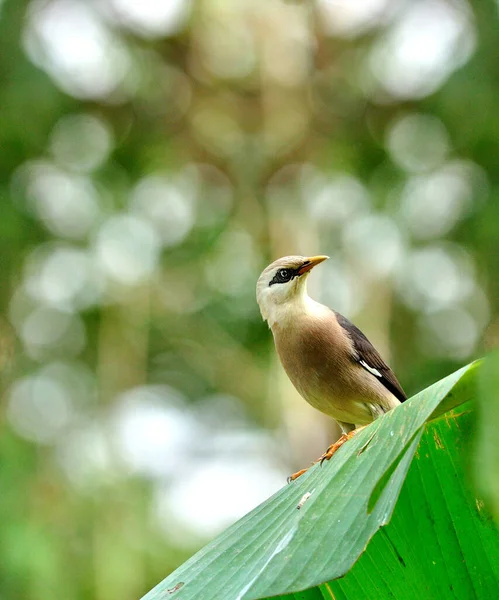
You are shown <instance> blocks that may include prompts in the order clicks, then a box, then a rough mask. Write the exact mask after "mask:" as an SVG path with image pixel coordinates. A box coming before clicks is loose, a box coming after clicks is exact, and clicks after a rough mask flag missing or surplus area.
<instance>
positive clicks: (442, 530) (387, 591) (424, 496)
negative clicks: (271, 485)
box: [145, 364, 499, 600]
mask: <svg viewBox="0 0 499 600" xmlns="http://www.w3.org/2000/svg"><path fill="white" fill-rule="evenodd" d="M475 371H476V364H474V365H470V366H468V367H465V368H463V369H461V370H459V371H457V372H456V373H454V374H452V375H450V376H449V377H447V378H445V379H443V380H442V381H440V382H438V383H437V384H435V385H433V386H431V387H430V388H428V389H426V390H424V391H423V392H421V393H420V394H418V395H417V396H415V397H414V398H411V399H410V400H408V401H407V402H405V403H404V404H403V405H401V406H400V407H398V408H397V409H395V410H393V411H390V412H389V413H387V414H386V415H385V416H383V417H382V418H380V419H378V420H377V421H375V422H374V423H373V424H371V425H370V426H369V427H366V428H365V429H363V430H362V431H361V432H359V433H358V434H357V435H356V436H355V437H354V438H353V439H352V440H350V441H349V442H348V443H347V444H345V445H344V446H343V447H342V448H341V449H340V450H339V451H338V453H337V454H336V455H335V457H334V459H333V460H331V461H329V462H328V463H325V464H324V465H323V466H322V467H321V466H319V465H317V466H315V467H314V468H312V469H310V470H309V471H308V472H307V473H306V474H305V475H303V476H302V477H300V478H299V479H298V480H297V481H296V482H294V483H293V484H291V485H289V486H286V487H284V488H283V489H281V490H280V491H279V492H277V493H276V494H275V495H274V496H273V497H272V498H270V499H269V500H268V501H267V502H265V503H264V504H262V505H261V506H259V507H257V508H256V509H255V510H253V511H252V512H251V513H250V514H248V515H247V516H246V517H244V518H243V519H241V520H240V521H239V522H237V523H236V524H235V525H233V526H232V527H230V528H229V529H228V530H227V531H225V532H224V533H223V534H222V535H220V536H219V537H218V538H217V539H215V540H214V541H213V542H212V543H211V544H209V545H208V546H206V547H205V548H204V549H203V550H201V551H200V552H199V553H198V554H196V555H195V556H194V557H193V558H191V559H190V560H189V561H187V562H186V563H185V564H184V565H183V566H181V567H180V568H179V569H177V570H176V571H175V572H174V573H172V574H171V575H170V576H169V577H167V578H166V579H165V580H164V581H163V582H162V583H161V584H159V585H158V586H157V587H156V588H154V589H153V590H152V591H151V592H150V593H149V594H147V596H145V600H160V599H164V598H170V597H175V599H176V600H177V599H180V600H191V599H192V600H194V599H196V600H198V599H199V598H203V600H212V599H213V600H252V599H257V598H267V597H270V596H279V595H281V596H285V595H286V594H288V596H286V597H287V598H307V599H308V598H310V599H312V598H336V600H340V599H341V598H355V599H356V600H358V599H361V598H366V599H367V598H385V597H387V598H388V597H389V598H394V597H395V598H401V599H402V598H403V599H404V600H406V599H409V598H416V597H417V598H421V597H425V598H432V597H435V598H446V597H449V598H454V597H462V598H466V597H473V596H472V595H471V596H470V595H468V596H466V592H467V591H469V590H470V589H477V590H478V589H479V590H483V589H488V588H487V585H489V584H490V582H491V581H493V580H494V579H495V578H496V577H497V575H498V573H496V572H495V571H494V570H493V567H492V566H491V565H490V564H489V563H490V561H489V562H487V560H486V555H487V553H488V552H489V553H490V557H491V558H492V557H495V561H496V562H495V564H499V550H498V547H499V546H498V543H499V542H498V536H497V531H496V530H495V528H494V527H493V526H492V525H491V524H490V523H489V522H488V521H487V519H484V518H483V514H482V513H481V512H480V511H481V510H482V508H481V504H479V503H478V504H477V503H476V502H475V501H474V499H473V500H472V501H471V500H470V498H469V496H467V495H466V494H465V493H464V491H463V489H462V488H463V485H464V475H463V466H462V461H461V460H460V459H458V446H459V445H460V444H462V436H461V435H459V434H460V432H461V431H462V430H461V429H460V427H462V424H463V423H465V424H467V423H468V420H469V410H470V409H469V406H470V405H469V404H468V405H466V406H464V407H463V406H461V405H463V404H464V403H466V402H468V401H469V400H472V399H473V397H474V383H475V382H474V379H475V378H474V374H475ZM442 404H444V405H445V408H446V410H447V411H448V410H450V409H451V408H453V407H458V406H459V407H460V409H458V410H455V411H453V412H452V413H449V412H447V413H446V414H445V415H444V416H442V417H440V418H438V417H439V415H441V410H439V406H441V405H442ZM430 418H437V421H434V422H433V423H430V424H428V425H427V424H426V422H427V421H428V420H429V419H430ZM437 459H438V461H437ZM404 482H405V484H404ZM401 490H402V495H401V498H400V500H399V501H398V502H397V500H398V498H399V494H401ZM298 506H300V508H298ZM478 506H480V510H479V509H478ZM395 507H397V508H396V510H395V517H394V520H393V523H392V524H391V525H390V527H386V529H385V528H384V529H382V530H381V531H379V532H378V530H380V528H381V527H382V526H384V525H386V524H387V523H388V522H389V521H390V518H391V516H392V513H393V512H394V509H395ZM376 532H378V533H377V534H376ZM375 534H376V535H375ZM373 536H374V537H373ZM477 544H481V545H482V547H481V548H480V549H477V548H475V546H476V545H477ZM366 547H367V548H368V550H367V552H364V551H365V550H366ZM465 549H466V551H465ZM430 551H431V552H430ZM430 556H432V557H437V559H438V560H435V561H433V559H431V560H430V558H429V557H430ZM359 557H360V560H359ZM463 560H464V562H463ZM357 561H358V562H357ZM433 562H435V565H433ZM492 562H493V561H492ZM356 563H357V564H356ZM354 565H355V566H354ZM352 567H353V568H352ZM470 568H471V569H473V571H470V572H469V573H468V571H469V569H470ZM496 569H497V567H496ZM482 571H483V572H482ZM485 571H486V573H485ZM463 572H465V575H463ZM347 574H348V575H347ZM444 575H446V578H445V577H444ZM340 577H343V579H341V580H339V579H338V578H340ZM477 578H478V579H479V581H480V582H481V584H478V583H477V582H476V581H475V580H476V579H477ZM333 580H336V581H333ZM444 580H445V581H446V583H445V584H444V583H443V582H444ZM449 581H450V582H451V583H448V582H449ZM324 582H329V583H326V584H324ZM452 582H455V584H456V585H459V586H460V589H461V590H463V592H462V594H461V595H458V596H453V595H449V594H450V588H449V585H451V584H452ZM470 582H471V583H470ZM487 582H488V583H487ZM321 584H324V585H321ZM446 585H447V587H445V586H446ZM314 586H320V587H316V588H315V589H312V590H308V591H307V592H299V590H305V589H307V588H314ZM480 586H481V587H480ZM422 590H423V591H424V590H426V591H424V593H423V592H422ZM289 594H292V595H289ZM418 594H419V595H418ZM481 597H486V596H481Z"/></svg>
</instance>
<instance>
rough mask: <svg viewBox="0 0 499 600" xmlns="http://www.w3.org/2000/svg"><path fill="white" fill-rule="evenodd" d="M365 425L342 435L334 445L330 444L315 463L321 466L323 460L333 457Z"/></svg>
mask: <svg viewBox="0 0 499 600" xmlns="http://www.w3.org/2000/svg"><path fill="white" fill-rule="evenodd" d="M364 427H365V425H363V426H362V427H358V428H357V429H352V431H349V432H348V433H343V434H342V435H341V436H340V437H339V438H338V439H337V440H336V442H334V444H331V445H330V446H329V448H328V449H327V450H326V451H325V452H324V454H323V455H322V456H321V457H320V458H319V460H318V461H317V462H320V463H321V465H322V463H323V462H324V461H325V460H330V458H331V457H332V456H333V454H335V453H336V452H337V451H338V450H339V449H340V448H341V447H342V446H343V444H344V443H345V442H347V441H348V440H349V439H350V438H353V436H354V435H355V434H356V433H358V432H359V431H360V430H361V429H364Z"/></svg>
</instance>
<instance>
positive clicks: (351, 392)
mask: <svg viewBox="0 0 499 600" xmlns="http://www.w3.org/2000/svg"><path fill="white" fill-rule="evenodd" d="M340 327H341V326H340V325H339V324H338V322H337V321H336V319H335V318H334V317H333V316H331V317H328V316H326V317H323V318H317V317H310V316H308V315H304V316H302V317H299V318H297V319H296V320H295V321H293V323H292V324H288V325H287V326H286V327H279V326H276V327H273V328H272V332H273V334H274V341H275V345H276V350H277V353H278V355H279V358H280V360H281V363H282V365H283V367H284V369H285V371H286V373H287V375H288V377H289V379H290V380H291V382H292V383H293V385H294V386H295V388H296V389H297V390H298V392H299V393H300V394H301V396H303V398H305V400H307V402H309V404H311V405H312V406H314V407H315V408H317V409H318V410H320V411H322V412H324V413H326V414H328V415H330V416H332V417H333V418H335V419H337V420H339V421H344V422H347V423H359V424H363V423H369V422H370V421H372V420H373V416H372V414H371V413H370V411H369V408H368V404H369V402H372V401H375V400H376V399H377V398H376V397H377V396H380V395H382V394H383V391H382V390H381V389H378V388H381V387H382V386H381V384H378V382H376V381H374V378H373V376H372V375H371V374H369V373H367V372H365V373H364V370H363V369H362V367H360V366H359V365H358V364H357V363H356V361H355V360H354V357H355V351H354V349H353V344H352V342H351V340H350V339H349V338H348V336H345V335H344V334H342V332H341V330H340ZM371 380H372V381H371Z"/></svg>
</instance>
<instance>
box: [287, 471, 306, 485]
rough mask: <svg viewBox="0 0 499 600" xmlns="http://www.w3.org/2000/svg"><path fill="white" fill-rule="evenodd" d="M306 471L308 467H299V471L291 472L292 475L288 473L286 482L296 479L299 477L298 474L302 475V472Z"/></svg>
mask: <svg viewBox="0 0 499 600" xmlns="http://www.w3.org/2000/svg"><path fill="white" fill-rule="evenodd" d="M307 471H308V469H300V470H299V471H296V473H293V475H290V476H289V477H288V483H291V482H292V481H294V480H295V479H298V477H300V475H303V473H306V472H307Z"/></svg>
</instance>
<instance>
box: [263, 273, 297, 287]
mask: <svg viewBox="0 0 499 600" xmlns="http://www.w3.org/2000/svg"><path fill="white" fill-rule="evenodd" d="M294 275H295V274H294V271H293V269H279V270H278V271H277V273H276V274H275V275H274V279H272V281H271V282H270V283H269V285H274V284H275V283H287V282H288V281H289V280H290V279H293V277H294Z"/></svg>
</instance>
